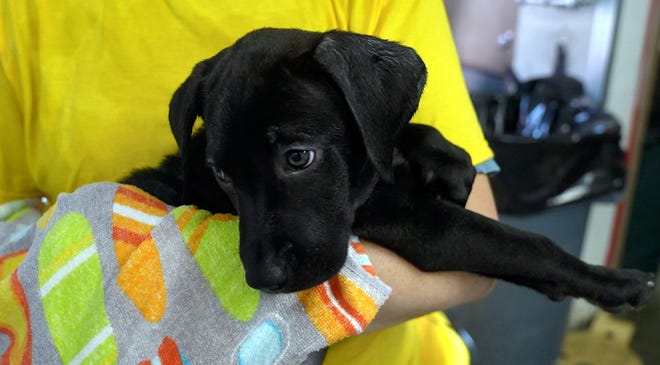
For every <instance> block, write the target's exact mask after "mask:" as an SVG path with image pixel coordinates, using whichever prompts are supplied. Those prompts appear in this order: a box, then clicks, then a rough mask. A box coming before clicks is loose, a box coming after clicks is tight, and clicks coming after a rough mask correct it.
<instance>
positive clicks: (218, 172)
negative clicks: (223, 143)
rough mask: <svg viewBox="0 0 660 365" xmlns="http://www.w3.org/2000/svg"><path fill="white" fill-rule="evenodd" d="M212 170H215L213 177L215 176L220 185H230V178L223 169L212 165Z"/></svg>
mask: <svg viewBox="0 0 660 365" xmlns="http://www.w3.org/2000/svg"><path fill="white" fill-rule="evenodd" d="M210 167H211V170H213V176H215V179H216V180H217V181H218V183H220V184H230V183H231V179H230V178H229V176H227V175H226V174H225V172H224V171H222V169H220V168H219V167H218V166H216V165H213V164H211V165H210Z"/></svg>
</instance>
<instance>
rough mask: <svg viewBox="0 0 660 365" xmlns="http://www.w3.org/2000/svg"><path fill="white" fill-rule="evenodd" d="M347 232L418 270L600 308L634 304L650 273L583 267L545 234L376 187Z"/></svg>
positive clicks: (646, 293) (646, 292) (644, 296)
mask: <svg viewBox="0 0 660 365" xmlns="http://www.w3.org/2000/svg"><path fill="white" fill-rule="evenodd" d="M354 231H355V233H356V234H358V235H359V236H361V237H364V238H368V239H370V240H373V241H374V242H377V243H379V244H382V245H384V246H386V247H388V248H390V249H392V250H393V251H395V252H396V253H398V254H399V255H401V256H402V257H403V258H405V259H406V260H408V261H410V262H411V263H413V264H414V265H415V266H417V267H418V268H420V269H422V270H425V271H442V270H457V271H470V272H474V273H478V274H482V275H486V276H490V277H493V278H498V279H503V280H506V281H510V282H512V283H514V284H518V285H523V286H527V287H529V288H532V289H534V290H537V291H539V292H541V293H543V294H545V295H547V296H548V297H550V298H551V299H553V300H560V299H562V298H564V297H565V296H572V297H582V298H585V299H587V300H590V301H591V302H593V303H594V304H597V305H599V306H601V307H603V308H605V309H610V310H613V309H617V308H619V307H621V306H624V305H626V304H629V305H631V306H633V307H638V306H640V305H642V304H643V303H644V302H645V301H647V300H648V299H649V297H650V295H651V292H652V290H653V276H652V275H650V274H646V273H642V272H639V271H635V270H614V269H609V268H605V267H602V266H594V265H588V264H586V263H584V262H582V261H580V260H579V259H577V258H575V257H573V256H571V255H569V254H568V253H566V252H565V251H563V250H562V249H561V248H559V247H558V246H557V245H555V244H554V243H553V242H551V241H550V240H549V239H548V238H546V237H543V236H540V235H537V234H533V233H529V232H525V231H521V230H518V229H516V228H513V227H509V226H506V225H504V224H502V223H499V222H497V221H494V220H491V219H488V218H486V217H483V216H481V215H479V214H476V213H473V212H470V211H467V210H465V209H463V208H461V207H459V206H457V205H455V204H452V203H448V202H446V201H438V200H436V199H429V198H428V197H424V196H422V194H416V193H410V190H408V191H406V190H405V189H400V187H399V186H396V185H391V184H379V185H378V186H377V187H376V190H375V192H374V194H373V196H372V197H371V198H370V199H369V200H368V201H367V202H366V203H365V205H364V206H362V207H361V208H360V209H359V210H358V212H357V215H356V221H355V224H354Z"/></svg>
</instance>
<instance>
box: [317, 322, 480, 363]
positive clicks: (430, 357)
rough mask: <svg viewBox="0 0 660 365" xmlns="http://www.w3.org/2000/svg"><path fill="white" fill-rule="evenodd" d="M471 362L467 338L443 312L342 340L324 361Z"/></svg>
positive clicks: (330, 350)
mask: <svg viewBox="0 0 660 365" xmlns="http://www.w3.org/2000/svg"><path fill="white" fill-rule="evenodd" d="M411 339H417V340H411ZM420 339H421V341H420ZM469 363H470V354H469V352H468V349H467V348H466V347H465V344H464V343H463V340H462V339H461V338H460V337H459V336H458V334H457V333H456V332H455V331H454V330H453V329H452V328H451V324H450V323H449V320H448V319H447V317H446V316H445V315H444V314H443V313H440V312H435V313H431V314H427V315H425V316H422V317H419V318H417V319H415V320H412V321H408V322H404V323H401V324H399V325H396V326H393V327H390V328H386V329H384V330H380V331H377V332H372V333H367V334H363V335H360V336H357V337H352V338H349V339H347V340H344V341H341V342H339V343H337V344H335V345H334V346H332V347H330V349H328V352H327V353H326V356H325V359H324V361H323V365H330V364H337V365H340V364H341V365H346V364H351V365H372V364H409V365H428V364H434V365H437V364H439V365H443V364H444V365H461V364H464V365H467V364H469Z"/></svg>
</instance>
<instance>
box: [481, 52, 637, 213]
mask: <svg viewBox="0 0 660 365" xmlns="http://www.w3.org/2000/svg"><path fill="white" fill-rule="evenodd" d="M564 60H565V55H564V51H563V49H562V48H561V47H560V48H559V52H558V57H557V62H556V66H555V72H554V74H553V75H552V76H550V77H548V78H541V79H535V80H530V81H527V82H524V83H520V82H518V81H517V80H516V78H515V75H513V72H509V75H508V78H509V81H510V85H512V86H513V89H514V92H512V93H510V94H508V95H499V96H498V95H478V94H477V95H472V99H473V102H474V105H475V109H476V110H477V114H478V115H479V120H480V121H481V123H482V125H483V127H484V132H485V134H486V138H487V139H488V141H489V143H490V145H491V148H492V149H493V151H494V153H495V158H496V160H497V162H498V164H499V165H500V167H501V168H502V171H501V172H500V173H498V174H497V175H495V176H494V177H493V178H492V179H491V181H492V185H493V191H494V194H495V199H496V202H497V206H498V209H499V210H500V211H501V212H503V213H528V212H535V211H539V210H542V209H544V208H547V207H551V206H556V205H561V204H566V203H569V202H574V201H578V200H581V199H585V198H590V197H594V196H597V195H600V194H604V193H607V192H611V191H615V190H618V189H621V188H622V186H623V182H624V176H625V166H624V160H623V152H622V150H621V148H620V146H619V141H620V139H621V131H620V126H619V123H618V122H617V121H616V119H615V118H614V117H613V116H611V115H609V114H607V113H605V112H603V111H602V110H599V109H598V108H597V107H596V106H594V105H593V103H592V102H591V101H590V100H589V99H588V98H587V97H586V96H585V95H584V92H583V87H582V84H581V83H580V82H579V81H578V80H576V79H574V78H571V77H568V76H566V74H565V72H564Z"/></svg>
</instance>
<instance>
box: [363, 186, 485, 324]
mask: <svg viewBox="0 0 660 365" xmlns="http://www.w3.org/2000/svg"><path fill="white" fill-rule="evenodd" d="M466 208H467V209H470V210H472V211H474V212H477V213H480V214H482V215H485V216H487V217H490V218H493V219H497V210H496V208H495V201H494V199H493V194H492V191H491V189H490V184H489V181H488V177H487V176H486V175H484V174H478V175H477V177H476V179H475V181H474V185H473V188H472V193H471V194H470V196H469V198H468V202H467V205H466ZM363 243H364V246H365V248H366V250H367V253H368V255H369V258H370V259H371V261H372V263H373V265H374V268H375V269H376V272H377V273H378V276H380V278H381V279H382V280H383V281H384V282H385V283H386V284H388V285H389V286H390V287H391V288H392V294H391V296H390V298H389V299H388V300H387V302H385V304H384V305H383V306H382V308H381V309H380V311H379V312H378V314H377V315H376V318H375V319H374V321H373V322H372V323H371V324H370V325H369V327H368V328H367V332H369V331H375V330H378V329H382V328H386V327H389V326H392V325H395V324H398V323H401V322H404V321H406V320H408V319H412V318H415V317H418V316H420V315H423V314H426V313H430V312H433V311H436V310H444V309H448V308H451V307H455V306H457V305H460V304H464V303H469V302H473V301H477V300H481V299H483V298H485V297H486V296H488V294H489V293H490V292H491V290H492V288H493V285H494V284H495V280H494V279H491V278H487V277H484V276H480V275H477V274H472V273H466V272H455V271H445V272H436V273H427V272H423V271H420V270H418V269H417V268H416V267H414V266H413V265H412V264H410V263H409V262H407V261H406V260H404V259H403V258H401V257H399V256H398V255H396V254H395V253H393V252H392V251H389V250H388V249H386V248H384V247H382V246H378V245H377V244H375V243H371V242H363Z"/></svg>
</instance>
